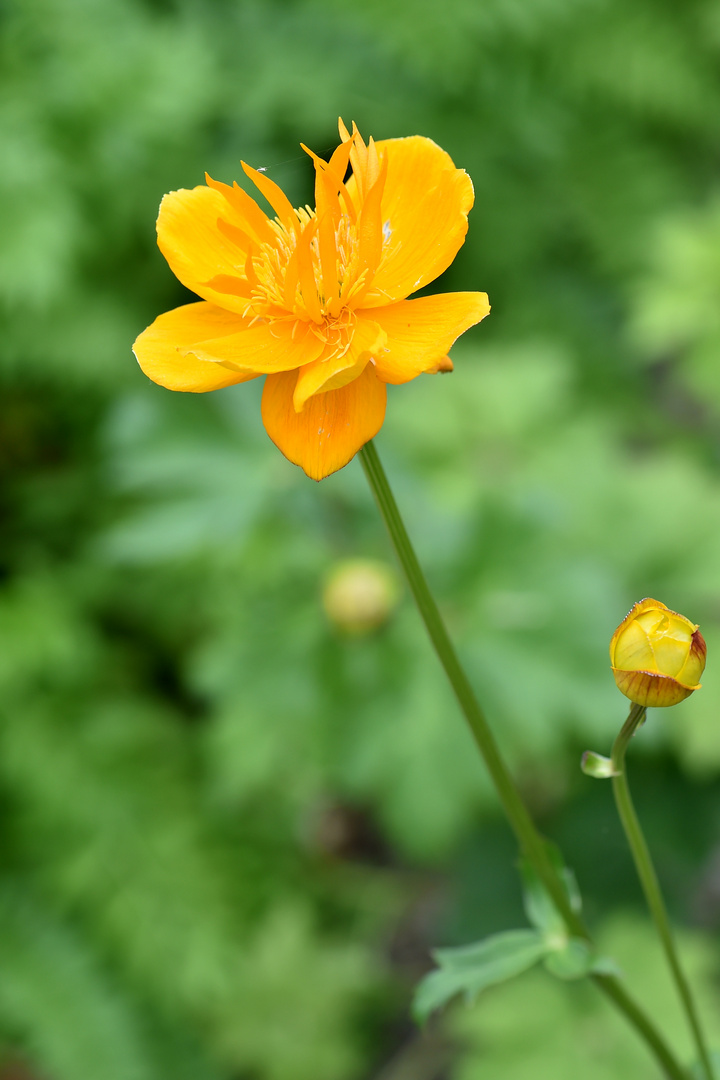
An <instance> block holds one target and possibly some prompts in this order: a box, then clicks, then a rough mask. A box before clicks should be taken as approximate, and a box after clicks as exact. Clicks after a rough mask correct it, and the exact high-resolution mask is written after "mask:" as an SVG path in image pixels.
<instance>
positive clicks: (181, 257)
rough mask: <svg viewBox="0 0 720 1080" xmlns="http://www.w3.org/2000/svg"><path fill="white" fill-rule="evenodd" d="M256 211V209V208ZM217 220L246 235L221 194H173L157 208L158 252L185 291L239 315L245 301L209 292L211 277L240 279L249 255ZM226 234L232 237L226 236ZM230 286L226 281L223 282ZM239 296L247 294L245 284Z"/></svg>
mask: <svg viewBox="0 0 720 1080" xmlns="http://www.w3.org/2000/svg"><path fill="white" fill-rule="evenodd" d="M258 210H259V207H258ZM218 218H222V219H223V221H225V222H227V223H228V224H229V225H231V226H234V227H235V229H237V230H240V233H241V234H242V233H244V232H245V231H246V229H247V223H246V221H245V219H244V218H241V217H240V215H239V214H238V213H236V211H235V210H234V209H233V207H232V206H231V205H230V203H229V202H228V200H227V199H225V198H224V196H223V195H221V194H220V192H219V191H216V190H214V189H213V188H209V187H196V188H193V189H192V190H191V191H188V190H184V189H183V190H180V191H171V192H170V194H169V195H166V196H165V198H164V199H163V201H162V202H161V203H160V213H159V214H158V219H157V235H158V247H159V248H160V250H161V251H162V253H163V255H164V256H165V258H166V259H167V261H168V264H169V266H170V269H171V270H172V272H173V274H175V277H177V278H178V279H179V280H180V281H181V282H182V283H183V285H185V286H186V288H188V289H191V290H192V291H193V292H194V293H197V294H198V296H202V297H203V299H205V300H210V301H211V302H212V303H214V304H218V306H220V307H224V308H227V310H228V311H235V312H237V313H238V314H242V313H243V311H244V310H245V309H246V307H247V296H246V295H240V296H238V295H236V294H234V293H233V292H230V291H228V292H225V291H222V290H220V289H217V288H213V287H212V286H211V285H209V284H208V282H210V281H211V280H212V279H213V278H219V279H220V281H221V282H222V279H223V278H225V279H227V278H235V279H236V280H237V279H238V277H239V275H240V274H244V270H245V260H246V258H247V250H244V249H243V248H242V246H241V243H240V242H239V240H238V239H237V235H238V234H237V233H232V230H225V231H223V230H222V229H221V228H219V227H218ZM228 233H230V235H228ZM233 237H235V239H233ZM226 285H227V286H228V287H229V286H230V285H231V283H230V282H227V281H226ZM238 285H239V286H240V285H242V286H243V288H241V292H243V293H244V292H245V290H246V288H247V287H246V286H245V285H244V282H240V281H238Z"/></svg>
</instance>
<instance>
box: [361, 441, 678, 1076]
mask: <svg viewBox="0 0 720 1080" xmlns="http://www.w3.org/2000/svg"><path fill="white" fill-rule="evenodd" d="M359 456H360V461H361V463H362V467H363V469H364V471H365V475H366V477H367V480H368V483H369V484H370V488H371V490H372V493H373V496H374V497H375V501H376V503H377V505H378V508H379V510H380V513H381V515H382V518H383V520H384V522H385V525H386V526H387V530H388V533H389V534H390V539H391V541H392V544H393V546H394V548H395V552H396V554H397V557H398V559H399V560H400V564H401V566H402V568H403V571H404V573H405V577H406V579H407V582H408V585H409V587H410V591H411V593H412V595H413V598H414V600H415V603H416V604H417V607H418V610H419V612H420V616H421V618H422V620H423V622H424V623H425V627H426V629H427V632H428V634H429V636H430V640H431V642H432V644H433V647H434V648H435V651H436V653H437V655H438V658H439V660H440V663H441V664H442V666H443V668H444V669H445V674H446V675H447V677H448V679H449V681H450V685H451V686H452V689H453V691H454V693H455V697H456V698H457V700H458V703H459V705H460V708H461V710H462V712H463V713H464V715H465V718H466V720H467V722H468V724H469V726H470V730H471V732H472V735H473V737H474V739H475V743H476V744H477V747H478V749H479V751H480V754H481V755H482V758H483V760H484V762H485V765H486V767H487V770H488V772H489V773H490V777H491V779H492V781H493V783H494V785H495V789H496V791H497V794H498V797H499V799H500V802H501V804H502V807H503V809H504V811H505V814H506V816H507V818H508V821H509V823H510V826H511V828H512V830H513V832H514V833H515V836H516V838H517V841H518V844H519V845H520V849H521V851H522V852H523V853H524V854H525V856H526V857H527V858H528V859H529V861H530V862H531V863H532V865H533V866H534V868H535V871H536V873H537V874H538V876H539V878H540V880H541V881H542V883H543V885H544V886H545V888H546V889H547V891H548V893H549V894H550V896H551V897H552V899H553V902H554V903H555V905H556V907H557V909H558V911H559V912H560V913H561V915H562V917H563V919H564V921H565V924H566V926H567V928H568V931H569V932H570V934H572V935H573V936H575V937H582V938H585V939H586V940H589V934H588V931H587V930H586V928H585V926H584V924H583V922H582V920H581V919H580V917H579V916H578V914H577V913H576V912H575V911H573V909H572V907H571V905H570V901H569V899H568V896H567V893H566V891H565V888H564V885H563V883H562V881H561V880H560V877H559V875H558V873H557V871H556V870H555V867H554V866H553V864H552V862H551V860H550V858H549V856H548V853H547V849H546V847H545V844H544V841H543V838H542V836H541V835H540V833H539V832H538V830H537V828H536V826H535V824H534V822H533V820H532V818H531V817H530V814H529V812H528V810H527V807H526V806H525V803H524V802H523V800H522V797H521V796H520V793H519V792H518V790H517V787H516V786H515V782H514V780H513V779H512V776H511V774H510V772H509V770H508V768H507V766H506V765H505V762H504V760H503V758H502V756H501V754H500V751H499V748H498V746H497V743H496V741H495V737H494V735H493V733H492V731H491V729H490V726H489V724H488V722H487V720H486V718H485V714H484V713H483V711H482V709H481V708H480V705H479V704H478V701H477V698H476V697H475V693H474V691H473V689H472V687H471V685H470V682H469V680H468V678H467V675H466V674H465V672H464V670H463V668H462V666H461V664H460V661H459V660H458V657H457V653H456V652H455V649H454V647H453V645H452V642H451V641H450V638H449V636H448V632H447V630H446V628H445V624H444V622H443V620H442V617H441V615H440V612H439V610H438V607H437V604H436V603H435V600H434V598H433V596H432V593H431V592H430V590H429V588H428V585H427V582H426V580H425V575H424V574H423V572H422V569H421V567H420V564H419V562H418V560H417V556H416V555H415V551H414V550H413V546H412V544H411V542H410V538H409V536H408V534H407V530H406V529H405V525H404V523H403V520H402V518H401V516H400V511H399V510H398V507H397V503H396V502H395V498H394V496H393V493H392V491H391V489H390V485H389V483H388V480H387V477H386V475H385V471H384V469H383V467H382V465H381V463H380V459H379V457H378V454H377V450H376V449H375V446H374V444H373V443H372V442H368V443H366V444H365V446H363V448H362V449H361V451H360V455H359ZM592 978H593V981H594V982H595V983H596V984H597V986H598V987H599V988H600V989H601V990H602V991H603V992H604V993H605V994H606V995H607V997H609V998H610V999H611V1000H612V1001H613V1002H614V1003H615V1005H616V1006H617V1007H618V1009H620V1010H621V1011H622V1012H623V1013H624V1015H625V1017H626V1019H627V1020H628V1021H629V1022H630V1024H632V1026H633V1027H634V1028H635V1030H636V1031H637V1033H638V1034H639V1035H640V1036H641V1038H643V1039H644V1040H645V1042H646V1043H647V1045H648V1047H649V1049H650V1050H651V1051H652V1053H653V1054H654V1056H655V1058H656V1060H657V1062H658V1063H659V1065H660V1066H661V1068H662V1069H663V1071H664V1074H665V1076H666V1077H668V1078H670V1080H688V1076H687V1073H686V1072H685V1070H684V1069H683V1068H682V1066H681V1065H680V1064H679V1062H678V1061H677V1059H676V1057H675V1055H674V1054H673V1052H672V1051H671V1050H670V1048H669V1047H668V1045H667V1043H666V1042H665V1039H664V1038H663V1036H662V1035H661V1033H660V1032H659V1031H658V1029H657V1028H656V1027H655V1025H654V1024H653V1022H652V1020H651V1019H650V1018H649V1017H648V1016H647V1015H646V1014H645V1012H644V1011H643V1010H642V1009H641V1007H640V1006H639V1005H638V1004H637V1003H636V1002H635V1001H634V1000H633V999H632V998H631V997H630V995H629V994H628V993H627V991H626V990H625V988H624V987H623V985H622V983H621V982H620V981H619V980H618V979H617V978H615V977H614V976H612V975H593V976H592Z"/></svg>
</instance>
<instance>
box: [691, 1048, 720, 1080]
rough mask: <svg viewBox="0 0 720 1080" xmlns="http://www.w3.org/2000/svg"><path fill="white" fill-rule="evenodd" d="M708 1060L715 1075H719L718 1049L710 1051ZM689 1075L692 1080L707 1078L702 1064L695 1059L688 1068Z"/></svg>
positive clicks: (719, 1055)
mask: <svg viewBox="0 0 720 1080" xmlns="http://www.w3.org/2000/svg"><path fill="white" fill-rule="evenodd" d="M710 1062H711V1064H712V1067H713V1071H714V1073H715V1076H720V1050H711V1051H710ZM690 1076H691V1077H692V1080H707V1074H706V1072H705V1069H704V1068H703V1066H702V1062H700V1061H696V1062H695V1064H694V1065H693V1067H692V1069H691V1070H690Z"/></svg>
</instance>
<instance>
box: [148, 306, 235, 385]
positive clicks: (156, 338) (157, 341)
mask: <svg viewBox="0 0 720 1080" xmlns="http://www.w3.org/2000/svg"><path fill="white" fill-rule="evenodd" d="M237 327H238V316H237V315H233V314H231V313H230V312H228V311H224V310H223V309H222V308H219V307H215V305H214V304H208V303H206V302H205V301H204V300H201V301H199V303H196V304H185V306H184V307H179V308H175V310H174V311H166V312H165V313H164V314H163V315H158V317H157V319H156V320H155V322H154V323H153V324H152V325H151V326H148V328H147V330H143V332H142V334H140V336H139V337H138V338H137V340H136V342H135V344H134V345H133V352H134V353H135V357H136V359H137V362H138V363H139V365H140V367H141V368H142V369H143V371H144V372H145V374H146V375H147V376H148V377H149V378H151V379H152V380H153V382H156V383H159V385H160V386H166V387H167V388H168V390H188V391H193V392H194V393H204V392H205V391H206V390H219V389H221V387H223V386H232V384H233V383H239V382H246V381H247V380H248V379H253V378H254V377H255V375H254V373H253V374H243V373H241V372H238V371H234V370H231V369H229V368H226V367H223V365H222V364H212V363H208V362H207V361H206V360H198V359H197V358H196V357H194V356H193V355H192V353H188V352H186V351H185V350H186V349H187V348H188V347H189V346H191V345H192V344H193V343H194V342H196V341H198V339H200V340H202V339H203V338H206V337H207V336H208V335H209V334H212V335H213V336H214V337H215V338H218V339H219V338H220V337H221V336H222V335H223V334H225V335H232V334H234V333H235V332H236V330H237Z"/></svg>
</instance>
